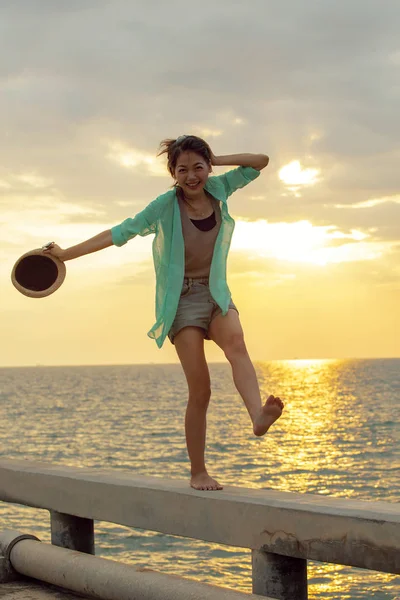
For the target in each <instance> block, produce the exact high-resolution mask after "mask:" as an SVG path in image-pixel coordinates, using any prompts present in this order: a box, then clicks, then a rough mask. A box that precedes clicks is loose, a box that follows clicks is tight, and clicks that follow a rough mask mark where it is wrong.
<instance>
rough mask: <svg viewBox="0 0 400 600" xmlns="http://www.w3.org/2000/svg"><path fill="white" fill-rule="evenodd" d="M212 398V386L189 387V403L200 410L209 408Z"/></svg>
mask: <svg viewBox="0 0 400 600" xmlns="http://www.w3.org/2000/svg"><path fill="white" fill-rule="evenodd" d="M210 398H211V387H210V385H196V386H190V387H189V402H190V403H191V404H195V405H196V406H198V407H199V408H200V407H201V408H207V407H208V405H209V403H210Z"/></svg>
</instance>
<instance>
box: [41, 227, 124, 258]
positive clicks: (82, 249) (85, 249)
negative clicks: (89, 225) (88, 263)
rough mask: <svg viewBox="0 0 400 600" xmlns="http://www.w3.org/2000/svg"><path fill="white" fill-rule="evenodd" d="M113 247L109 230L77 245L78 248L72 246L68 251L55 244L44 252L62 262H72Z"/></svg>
mask: <svg viewBox="0 0 400 600" xmlns="http://www.w3.org/2000/svg"><path fill="white" fill-rule="evenodd" d="M112 245H113V241H112V236H111V229H107V230H106V231H103V232H102V233H99V234H98V235H95V236H94V237H92V238H90V239H89V240H86V241H85V242H82V243H81V244H77V245H76V246H71V247H70V248H67V249H66V250H63V249H62V248H60V246H57V244H53V245H52V246H50V248H48V249H46V250H43V253H44V254H51V255H52V256H56V257H57V258H59V259H60V260H62V261H66V260H72V259H73V258H78V257H79V256H84V255H85V254H91V253H92V252H97V251H98V250H103V249H104V248H108V247H109V246H112Z"/></svg>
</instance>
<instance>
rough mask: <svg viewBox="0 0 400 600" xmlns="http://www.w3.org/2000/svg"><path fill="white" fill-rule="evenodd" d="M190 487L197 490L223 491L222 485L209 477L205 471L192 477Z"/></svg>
mask: <svg viewBox="0 0 400 600" xmlns="http://www.w3.org/2000/svg"><path fill="white" fill-rule="evenodd" d="M190 485H191V487H192V488H194V489H195V490H222V489H223V488H222V485H220V484H219V483H218V481H215V479H213V478H212V477H210V476H209V474H208V473H207V471H203V473H197V475H192V477H191V479H190Z"/></svg>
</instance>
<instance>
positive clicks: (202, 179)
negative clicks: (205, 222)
mask: <svg viewBox="0 0 400 600" xmlns="http://www.w3.org/2000/svg"><path fill="white" fill-rule="evenodd" d="M210 173H211V165H209V164H207V162H206V161H205V160H204V158H203V157H202V156H201V155H200V154H197V153H196V152H192V151H190V150H187V151H186V152H181V153H180V155H179V156H178V160H177V161H176V167H175V172H174V177H175V179H176V182H177V183H178V185H179V186H180V187H181V188H182V190H183V192H184V194H185V196H187V197H188V198H190V197H195V196H198V195H199V193H201V192H202V191H203V188H204V185H205V184H206V182H207V179H208V176H209V174H210Z"/></svg>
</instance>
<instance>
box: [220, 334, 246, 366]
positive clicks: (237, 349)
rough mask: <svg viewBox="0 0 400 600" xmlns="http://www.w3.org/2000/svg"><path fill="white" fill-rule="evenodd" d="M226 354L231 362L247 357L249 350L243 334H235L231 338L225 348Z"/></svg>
mask: <svg viewBox="0 0 400 600" xmlns="http://www.w3.org/2000/svg"><path fill="white" fill-rule="evenodd" d="M224 353H225V356H226V358H227V359H228V360H229V361H230V360H234V359H235V358H238V357H241V356H246V355H247V348H246V344H245V341H244V336H243V333H242V332H240V333H239V332H238V333H234V334H232V335H231V336H230V337H229V339H228V340H227V342H226V344H225V346H224Z"/></svg>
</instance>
